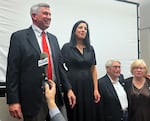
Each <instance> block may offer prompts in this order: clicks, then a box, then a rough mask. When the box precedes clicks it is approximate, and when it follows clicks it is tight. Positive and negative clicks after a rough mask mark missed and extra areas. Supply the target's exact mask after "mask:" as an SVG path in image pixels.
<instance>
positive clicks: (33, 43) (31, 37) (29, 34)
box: [27, 27, 41, 54]
mask: <svg viewBox="0 0 150 121" xmlns="http://www.w3.org/2000/svg"><path fill="white" fill-rule="evenodd" d="M27 40H28V41H29V43H30V44H31V46H32V47H33V48H34V49H35V51H36V52H37V53H38V54H40V53H41V50H40V47H39V44H38V42H37V38H36V36H35V33H34V31H33V30H32V28H31V27H30V28H29V29H28V31H27Z"/></svg>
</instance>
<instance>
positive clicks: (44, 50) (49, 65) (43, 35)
mask: <svg viewBox="0 0 150 121" xmlns="http://www.w3.org/2000/svg"><path fill="white" fill-rule="evenodd" d="M42 48H43V52H45V53H47V55H48V68H47V77H48V79H52V64H51V56H50V51H49V48H48V43H47V41H46V34H45V32H44V31H43V32H42Z"/></svg>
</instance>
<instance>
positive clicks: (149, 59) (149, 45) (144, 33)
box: [140, 1, 150, 72]
mask: <svg viewBox="0 0 150 121" xmlns="http://www.w3.org/2000/svg"><path fill="white" fill-rule="evenodd" d="M149 12H150V1H149V2H147V3H146V4H141V6H140V21H141V22H140V41H141V42H140V43H141V58H143V59H144V60H145V62H146V64H147V66H148V69H149V72H150V15H149Z"/></svg>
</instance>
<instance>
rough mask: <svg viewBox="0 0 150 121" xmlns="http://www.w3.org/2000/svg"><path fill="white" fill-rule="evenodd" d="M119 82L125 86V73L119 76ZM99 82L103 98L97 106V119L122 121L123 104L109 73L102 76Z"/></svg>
mask: <svg viewBox="0 0 150 121" xmlns="http://www.w3.org/2000/svg"><path fill="white" fill-rule="evenodd" d="M119 82H120V84H121V85H122V86H123V87H124V78H123V75H121V76H120V77H119ZM98 84H99V85H98V86H99V92H100V95H101V100H100V102H99V103H98V104H97V106H96V113H97V115H96V116H97V121H121V118H122V108H121V104H120V102H119V99H118V96H117V93H116V91H115V89H114V87H113V85H112V83H111V80H110V79H109V77H108V75H107V74H106V75H105V76H103V77H102V78H100V79H99V80H98Z"/></svg>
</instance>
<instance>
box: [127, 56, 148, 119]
mask: <svg viewBox="0 0 150 121" xmlns="http://www.w3.org/2000/svg"><path fill="white" fill-rule="evenodd" d="M147 71H148V70H147V66H146V64H145V62H144V60H142V59H138V60H135V61H134V62H133V63H132V64H131V73H132V74H133V77H130V78H128V79H126V80H125V82H126V86H127V94H128V96H129V121H150V80H149V79H148V78H146V75H147Z"/></svg>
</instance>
